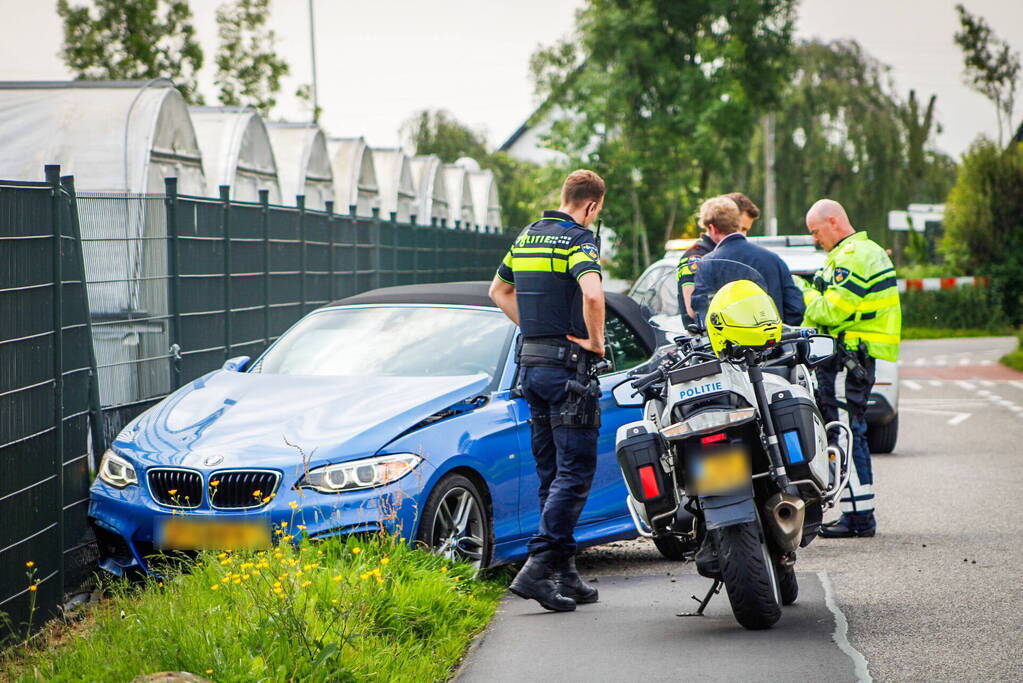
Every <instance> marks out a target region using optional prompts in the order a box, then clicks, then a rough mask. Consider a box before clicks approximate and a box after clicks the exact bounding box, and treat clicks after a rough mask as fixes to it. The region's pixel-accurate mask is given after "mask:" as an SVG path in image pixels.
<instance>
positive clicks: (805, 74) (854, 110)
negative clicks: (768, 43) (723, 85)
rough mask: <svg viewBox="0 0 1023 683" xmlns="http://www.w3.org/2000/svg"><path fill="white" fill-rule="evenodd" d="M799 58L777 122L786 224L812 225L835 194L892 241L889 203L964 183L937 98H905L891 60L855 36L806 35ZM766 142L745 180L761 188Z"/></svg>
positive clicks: (940, 194)
mask: <svg viewBox="0 0 1023 683" xmlns="http://www.w3.org/2000/svg"><path fill="white" fill-rule="evenodd" d="M794 61H795V65H796V68H795V71H794V74H793V77H792V80H791V81H790V83H789V84H788V86H787V87H785V88H783V89H782V92H781V95H780V97H781V101H780V102H779V104H778V105H777V116H776V124H775V131H776V136H775V170H776V175H777V178H778V192H777V199H778V206H777V213H778V227H779V232H780V233H783V234H785V233H793V234H804V233H805V231H806V228H805V224H804V216H805V214H806V210H807V209H808V208H809V207H810V206H811V205H812V204H813V203H814V202H815V201H816V200H818V199H820V198H821V197H831V198H833V199H835V200H837V201H839V202H841V203H842V204H843V205H844V206H845V207H846V209H847V210H848V212H849V215H850V216H851V217H852V220H853V222H854V223H855V224H856V225H858V226H861V227H865V228H869V229H870V231H871V236H872V237H873V238H875V239H877V240H878V241H880V242H882V243H890V242H891V241H892V240H891V236H890V235H889V232H888V230H887V222H888V221H887V213H888V211H889V210H891V209H896V208H905V207H906V205H907V204H909V203H910V202H926V203H940V202H941V201H942V200H943V199H944V197H945V195H946V194H947V193H948V190H949V189H950V188H951V186H952V183H953V182H954V178H955V164H954V162H953V161H952V160H951V159H950V158H949V157H947V156H946V155H944V154H941V153H939V152H937V151H935V150H934V149H933V147H932V142H933V136H934V133H935V131H937V130H938V129H939V126H938V124H937V121H936V119H935V115H934V108H935V101H936V98H934V97H931V98H929V100H928V103H927V106H926V107H921V105H920V102H919V100H917V97H916V93H915V92H913V91H911V92H910V94H909V98H908V100H906V101H903V100H902V99H901V98H900V96H899V95H898V93H897V90H896V88H895V86H894V84H893V83H892V81H891V78H890V77H889V75H888V67H887V66H885V65H884V64H882V63H880V62H878V61H877V60H876V59H874V58H872V57H871V56H870V55H868V54H866V53H865V52H864V51H863V50H862V48H861V47H860V46H859V45H858V44H857V43H855V42H854V41H838V42H833V43H822V42H817V41H810V42H801V43H798V44H797V45H796V47H795V51H794ZM760 142H761V140H760V136H759V134H758V135H757V137H756V138H755V140H754V143H753V144H751V145H750V147H751V149H752V155H751V159H752V163H751V164H750V166H749V169H750V172H749V176H748V180H747V181H746V182H744V183H742V184H744V185H746V186H748V187H749V188H750V189H751V191H752V194H753V195H754V196H756V195H758V194H759V193H760V192H761V191H762V188H763V185H764V178H763V173H762V168H763V156H762V155H763V151H762V145H761V144H760ZM737 177H739V178H742V177H743V176H742V175H741V174H739V175H737Z"/></svg>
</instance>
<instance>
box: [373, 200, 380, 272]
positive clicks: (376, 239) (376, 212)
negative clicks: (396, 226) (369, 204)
mask: <svg viewBox="0 0 1023 683" xmlns="http://www.w3.org/2000/svg"><path fill="white" fill-rule="evenodd" d="M380 266H381V263H380V209H379V208H378V207H373V289H378V288H379V287H380Z"/></svg>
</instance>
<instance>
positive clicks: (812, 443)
mask: <svg viewBox="0 0 1023 683" xmlns="http://www.w3.org/2000/svg"><path fill="white" fill-rule="evenodd" d="M771 418H772V419H773V421H774V430H775V432H777V434H778V442H779V446H780V448H781V452H782V457H783V458H784V460H785V469H786V470H787V471H788V475H789V478H791V479H793V480H799V479H812V480H813V481H814V483H816V484H817V486H819V487H820V488H825V487H826V486H827V483H828V481H827V480H828V464H827V454H826V451H827V435H826V433H825V431H824V420H823V419H822V418H821V414H820V412H819V411H818V410H817V404H815V403H814V402H813V399H810V398H806V397H804V396H793V395H792V393H791V392H788V391H779V392H776V393H775V394H774V395H773V396H772V397H771Z"/></svg>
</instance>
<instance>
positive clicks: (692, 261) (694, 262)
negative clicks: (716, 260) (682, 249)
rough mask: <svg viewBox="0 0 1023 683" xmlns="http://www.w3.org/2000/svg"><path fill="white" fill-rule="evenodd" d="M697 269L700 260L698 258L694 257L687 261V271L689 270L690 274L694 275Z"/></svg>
mask: <svg viewBox="0 0 1023 683" xmlns="http://www.w3.org/2000/svg"><path fill="white" fill-rule="evenodd" d="M699 269H700V259H699V258H698V257H695V256H694V257H693V258H691V259H689V270H691V271H692V272H694V273H695V272H696V271H698V270H699Z"/></svg>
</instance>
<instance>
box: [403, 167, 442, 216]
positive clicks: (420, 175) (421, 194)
mask: <svg viewBox="0 0 1023 683" xmlns="http://www.w3.org/2000/svg"><path fill="white" fill-rule="evenodd" d="M410 163H411V166H412V180H413V182H414V183H415V186H416V208H415V214H416V218H417V219H418V222H419V225H430V224H431V223H432V222H433V220H434V219H436V220H437V222H438V223H440V221H441V219H444V220H448V191H447V183H446V181H445V175H444V164H442V163H441V161H440V157H438V156H437V155H436V154H428V155H424V156H417V157H412V160H411V162H410Z"/></svg>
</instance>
